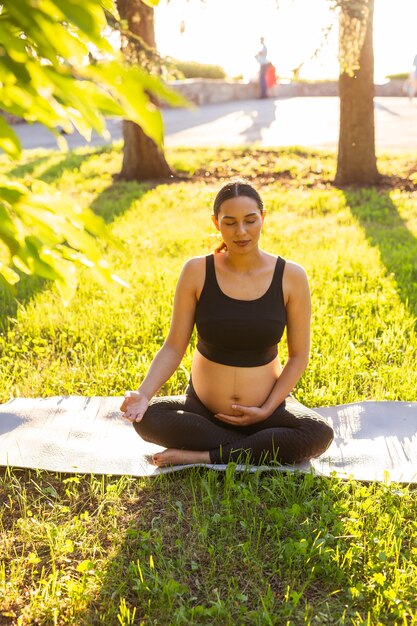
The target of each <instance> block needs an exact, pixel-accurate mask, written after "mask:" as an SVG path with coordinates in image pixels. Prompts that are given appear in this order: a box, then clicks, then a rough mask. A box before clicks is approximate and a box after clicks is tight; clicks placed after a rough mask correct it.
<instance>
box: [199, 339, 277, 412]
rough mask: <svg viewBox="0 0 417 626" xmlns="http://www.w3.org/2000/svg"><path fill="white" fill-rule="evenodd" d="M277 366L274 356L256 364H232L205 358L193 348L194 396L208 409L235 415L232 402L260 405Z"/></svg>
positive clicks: (273, 378)
mask: <svg viewBox="0 0 417 626" xmlns="http://www.w3.org/2000/svg"><path fill="white" fill-rule="evenodd" d="M281 370H282V368H281V364H280V362H279V359H278V357H277V358H276V359H274V360H273V361H271V362H270V363H267V364H266V365H261V366H259V367H234V366H230V365H221V364H220V363H214V362H213V361H209V360H208V359H206V358H205V357H204V356H202V354H200V353H199V352H198V350H196V351H195V354H194V359H193V365H192V369H191V376H192V381H193V386H194V389H195V392H196V394H197V396H198V397H199V398H200V400H201V402H202V403H203V404H204V405H205V406H206V407H207V408H208V409H210V411H212V412H213V413H226V414H228V415H238V414H239V411H236V410H234V409H232V404H242V405H243V406H261V405H262V404H263V403H264V402H265V400H266V399H267V398H268V396H269V394H270V393H271V390H272V388H273V386H274V384H275V383H276V381H277V379H278V378H279V376H280V373H281Z"/></svg>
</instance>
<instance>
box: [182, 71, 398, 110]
mask: <svg viewBox="0 0 417 626" xmlns="http://www.w3.org/2000/svg"><path fill="white" fill-rule="evenodd" d="M403 84H404V81H403V80H390V81H388V82H387V83H384V84H381V85H375V95H376V96H391V97H404V91H403ZM170 86H171V87H173V88H174V89H176V90H177V91H179V92H180V93H181V94H183V95H184V96H185V97H186V98H187V99H188V100H190V101H191V102H193V103H194V104H197V105H199V106H200V105H203V104H213V103H216V102H227V101H230V100H251V99H253V98H257V97H258V94H259V87H258V83H256V82H250V83H244V82H237V81H225V80H216V79H208V78H189V79H186V80H178V81H174V82H173V83H170ZM338 94H339V87H338V82H337V81H336V80H335V81H327V82H322V83H321V82H317V83H303V82H300V83H280V84H278V85H275V86H274V87H273V88H272V89H270V90H269V95H270V96H272V97H275V98H296V97H303V96H304V97H306V96H307V97H314V96H318V97H323V96H337V95H338Z"/></svg>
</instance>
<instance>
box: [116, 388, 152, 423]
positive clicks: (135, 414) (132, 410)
mask: <svg viewBox="0 0 417 626" xmlns="http://www.w3.org/2000/svg"><path fill="white" fill-rule="evenodd" d="M148 406H149V400H148V398H147V397H146V396H144V395H143V393H141V392H140V391H126V393H125V399H124V400H123V404H122V406H121V407H120V410H121V411H122V412H123V417H125V418H126V419H127V420H129V422H140V421H141V419H142V417H143V415H144V413H145V411H146V409H147V408H148Z"/></svg>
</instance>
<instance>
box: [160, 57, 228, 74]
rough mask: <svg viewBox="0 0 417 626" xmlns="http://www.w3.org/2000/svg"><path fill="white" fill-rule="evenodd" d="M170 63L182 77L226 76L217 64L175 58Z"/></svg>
mask: <svg viewBox="0 0 417 626" xmlns="http://www.w3.org/2000/svg"><path fill="white" fill-rule="evenodd" d="M172 63H173V65H174V67H176V68H177V70H178V71H179V72H181V74H182V75H183V76H184V78H226V72H225V71H224V69H223V68H222V67H220V66H219V65H210V64H209V63H197V62H196V61H175V60H173V61H172Z"/></svg>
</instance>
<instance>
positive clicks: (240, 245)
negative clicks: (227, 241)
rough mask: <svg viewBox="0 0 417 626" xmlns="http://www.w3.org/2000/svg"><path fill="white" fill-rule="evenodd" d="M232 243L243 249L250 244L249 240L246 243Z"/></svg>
mask: <svg viewBox="0 0 417 626" xmlns="http://www.w3.org/2000/svg"><path fill="white" fill-rule="evenodd" d="M233 243H235V244H236V245H237V246H239V247H241V248H243V247H244V246H247V245H248V243H250V240H248V241H234V242H233Z"/></svg>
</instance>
